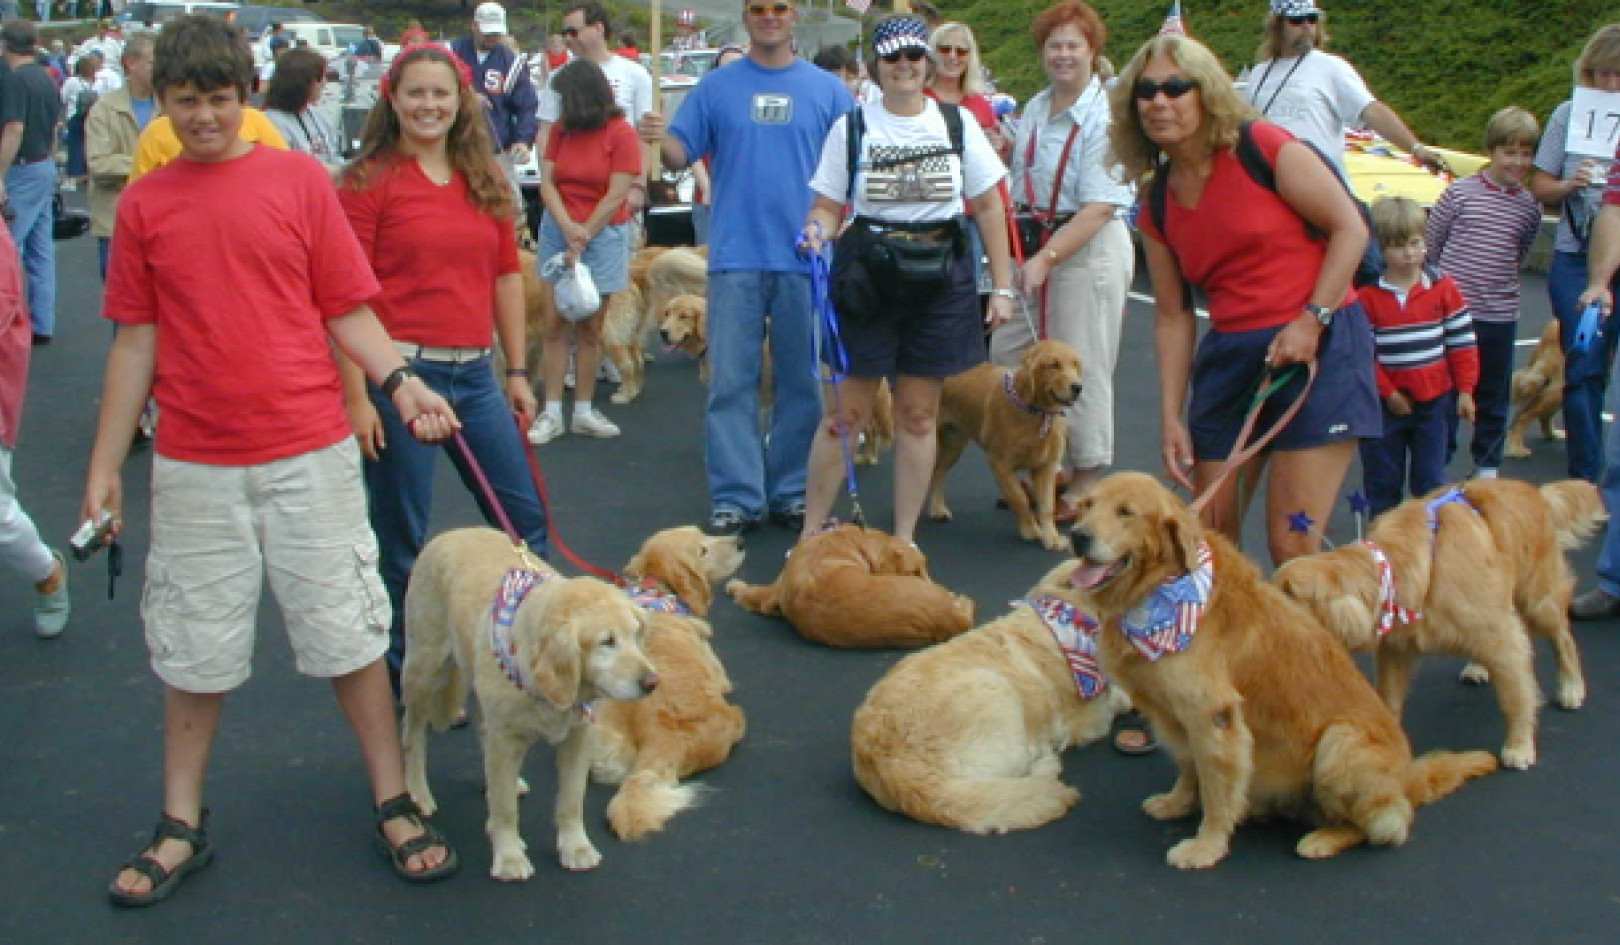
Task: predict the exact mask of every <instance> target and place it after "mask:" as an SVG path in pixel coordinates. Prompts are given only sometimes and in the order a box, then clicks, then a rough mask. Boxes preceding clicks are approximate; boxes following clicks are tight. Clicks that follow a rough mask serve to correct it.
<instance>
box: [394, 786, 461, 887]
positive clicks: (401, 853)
mask: <svg viewBox="0 0 1620 945" xmlns="http://www.w3.org/2000/svg"><path fill="white" fill-rule="evenodd" d="M401 817H403V818H406V819H407V820H409V821H410V822H411V823H413V824H415V825H416V826H418V827H421V828H422V835H421V836H419V837H413V838H411V839H409V840H406V841H405V842H404V843H401V844H399V845H398V846H395V845H394V844H393V842H391V841H390V840H389V839H388V833H387V832H386V831H385V830H383V824H386V823H388V822H389V821H390V820H396V819H398V818H401ZM434 847H442V848H444V862H442V863H440V864H439V865H438V866H434V867H430V868H428V869H419V870H413V869H411V857H413V856H418V855H420V854H422V853H424V852H426V851H428V850H431V849H433V848H434ZM377 852H379V853H381V854H382V855H383V856H384V857H387V859H388V863H389V865H390V866H392V867H393V868H394V872H395V873H396V874H398V876H399V878H400V879H403V880H405V881H406V882H407V883H431V882H435V881H437V880H441V879H444V878H445V877H447V876H449V875H450V874H451V873H454V872H455V871H456V869H457V867H459V866H460V865H461V863H460V861H458V860H457V859H456V851H455V848H454V847H452V846H450V841H448V840H446V839H445V838H444V834H442V833H440V832H439V828H437V827H435V826H433V825H432V824H430V823H428V822H427V820H426V819H425V818H424V817H423V816H422V809H421V808H420V807H417V806H416V801H415V800H414V799H413V798H412V797H411V795H410V794H409V793H404V794H400V795H397V796H395V797H390V798H389V799H388V800H386V801H383V802H382V803H381V804H378V805H377Z"/></svg>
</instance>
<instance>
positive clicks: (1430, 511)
mask: <svg viewBox="0 0 1620 945" xmlns="http://www.w3.org/2000/svg"><path fill="white" fill-rule="evenodd" d="M1452 504H1456V505H1461V506H1462V507H1463V508H1465V509H1467V510H1468V511H1470V512H1472V513H1474V514H1475V515H1478V514H1479V509H1476V508H1474V504H1473V503H1472V502H1469V501H1468V496H1467V495H1465V494H1463V491H1462V488H1461V487H1456V488H1451V489H1447V490H1446V491H1445V492H1443V493H1441V494H1440V495H1438V496H1435V498H1434V499H1433V500H1431V501H1430V502H1429V504H1428V505H1426V506H1424V508H1423V513H1424V515H1425V516H1426V517H1427V518H1428V521H1429V531H1431V532H1438V531H1439V530H1440V509H1441V507H1442V506H1447V505H1452Z"/></svg>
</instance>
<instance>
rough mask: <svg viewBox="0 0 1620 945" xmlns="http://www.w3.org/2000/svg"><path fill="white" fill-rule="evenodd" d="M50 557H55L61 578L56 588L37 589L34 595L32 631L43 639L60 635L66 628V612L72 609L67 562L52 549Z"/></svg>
mask: <svg viewBox="0 0 1620 945" xmlns="http://www.w3.org/2000/svg"><path fill="white" fill-rule="evenodd" d="M51 557H53V558H55V559H56V566H57V568H59V569H60V570H61V572H62V578H61V580H60V581H58V582H57V584H56V590H54V591H51V592H50V593H46V592H44V591H38V592H36V594H35V597H34V633H35V634H36V635H37V636H39V637H40V638H41V639H44V640H49V639H52V638H54V637H59V636H61V635H62V631H63V630H66V629H67V622H68V614H69V613H70V612H72V609H73V607H72V604H71V603H70V602H69V599H68V575H67V562H66V561H64V560H62V556H61V554H59V553H58V552H57V551H55V550H54V549H53V550H52V551H51ZM51 573H53V574H54V573H56V572H55V571H53V572H51Z"/></svg>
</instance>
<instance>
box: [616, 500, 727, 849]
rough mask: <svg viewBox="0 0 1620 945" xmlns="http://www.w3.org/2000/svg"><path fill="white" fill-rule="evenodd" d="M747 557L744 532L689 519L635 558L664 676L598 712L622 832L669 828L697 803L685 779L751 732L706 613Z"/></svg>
mask: <svg viewBox="0 0 1620 945" xmlns="http://www.w3.org/2000/svg"><path fill="white" fill-rule="evenodd" d="M742 561H743V551H742V543H741V542H740V541H739V540H738V539H737V538H736V537H735V536H732V537H728V538H710V537H707V536H705V535H704V534H703V533H702V532H700V531H698V530H697V529H696V528H692V527H690V526H686V527H683V528H671V529H666V530H664V531H661V532H659V533H658V534H656V535H654V536H653V537H651V538H649V539H647V542H646V543H645V544H643V545H642V546H641V550H640V551H638V552H637V553H636V555H635V557H633V558H631V559H630V563H629V565H627V566H626V567H625V571H624V573H625V576H626V577H628V578H630V579H631V580H633V581H636V582H639V584H638V586H637V587H636V588H635V590H634V591H633V593H632V595H631V596H632V599H635V600H637V601H638V602H641V601H645V602H646V603H645V604H644V606H645V607H646V609H647V614H646V621H647V652H648V655H650V656H651V657H652V660H653V665H655V666H657V667H658V680H659V681H658V689H657V691H656V692H654V693H653V694H652V695H650V696H648V697H647V698H645V699H638V700H636V701H635V702H607V703H603V704H602V706H600V707H599V708H598V709H597V713H596V728H595V733H594V734H595V748H594V750H593V752H592V759H593V760H592V764H591V771H592V773H593V774H595V775H596V778H597V780H599V781H606V782H608V783H612V784H620V785H622V786H621V787H620V788H619V792H618V794H616V795H614V797H613V800H612V801H611V802H609V803H608V808H607V817H608V823H609V824H611V825H612V826H613V832H614V833H616V834H618V835H619V839H621V840H635V839H639V838H640V837H643V836H645V835H647V834H649V833H654V832H656V831H658V830H662V829H663V827H664V824H665V823H667V822H668V821H669V819H670V818H671V817H673V816H675V815H676V814H677V813H679V812H681V811H683V810H685V809H686V808H688V807H690V806H692V805H693V804H694V803H695V802H696V801H697V797H698V788H697V787H696V786H695V785H690V784H681V783H680V779H681V778H685V777H689V776H691V775H693V774H696V773H698V772H699V771H707V770H708V769H710V768H713V767H715V766H716V765H719V764H720V763H722V762H724V761H725V760H726V758H728V757H729V756H730V755H731V748H732V746H733V745H735V744H737V742H738V741H739V740H741V738H742V737H743V731H744V729H745V728H746V726H745V724H744V722H743V711H742V710H741V709H739V708H737V707H736V706H734V705H731V704H730V703H728V702H727V701H726V694H727V693H729V692H731V680H730V679H729V678H728V677H727V676H726V670H725V667H724V666H722V665H721V664H720V658H719V657H717V656H716V655H715V653H714V650H713V649H711V648H710V647H709V636H710V635H711V634H712V633H713V630H712V629H711V628H710V627H709V622H708V620H707V619H705V618H706V617H707V616H708V613H709V605H710V603H712V602H713V600H714V584H715V583H716V582H718V581H722V580H724V579H725V578H728V577H730V576H731V575H732V574H734V573H736V571H737V568H738V567H739V566H740V565H741V564H742ZM665 607H673V608H674V609H675V610H676V611H678V610H680V609H683V608H684V609H685V610H687V611H688V613H684V614H683V613H679V612H672V611H671V610H668V609H664V608H665Z"/></svg>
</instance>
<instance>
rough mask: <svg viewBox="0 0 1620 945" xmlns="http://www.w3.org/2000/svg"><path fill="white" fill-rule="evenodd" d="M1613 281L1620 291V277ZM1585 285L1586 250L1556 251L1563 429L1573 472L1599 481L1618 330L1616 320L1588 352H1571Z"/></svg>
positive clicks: (1553, 272) (1551, 275)
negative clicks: (1606, 398)
mask: <svg viewBox="0 0 1620 945" xmlns="http://www.w3.org/2000/svg"><path fill="white" fill-rule="evenodd" d="M1610 286H1611V288H1613V289H1615V290H1616V291H1617V292H1620V278H1616V279H1615V281H1614V282H1613V283H1611V284H1610ZM1584 291H1586V256H1585V255H1584V254H1582V253H1554V254H1553V261H1552V265H1551V266H1550V267H1549V268H1548V269H1547V297H1548V298H1549V299H1550V300H1551V301H1552V310H1553V315H1554V316H1555V317H1557V319H1558V324H1559V327H1560V328H1561V329H1562V331H1563V344H1564V354H1565V356H1566V358H1567V359H1568V361H1567V364H1566V365H1565V368H1564V429H1565V430H1566V431H1568V436H1567V438H1566V439H1565V440H1564V449H1565V451H1566V452H1567V454H1568V455H1569V474H1570V475H1571V476H1575V477H1576V478H1579V479H1585V480H1587V481H1588V482H1597V481H1598V477H1599V476H1600V475H1602V473H1603V455H1602V450H1603V395H1604V391H1605V389H1606V387H1607V385H1608V379H1609V364H1610V362H1612V361H1613V360H1614V346H1615V341H1616V339H1620V330H1616V327H1617V326H1613V325H1610V326H1605V327H1606V330H1605V331H1604V333H1603V340H1602V343H1601V344H1596V345H1593V346H1592V348H1591V350H1589V351H1588V352H1587V353H1586V354H1585V355H1579V356H1578V355H1575V354H1573V353H1571V352H1570V350H1569V345H1570V342H1572V341H1573V340H1574V339H1575V329H1576V328H1577V327H1578V326H1579V325H1580V322H1581V312H1580V307H1579V302H1580V298H1581V293H1582V292H1584ZM1610 321H1613V318H1612V317H1611V318H1610Z"/></svg>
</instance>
